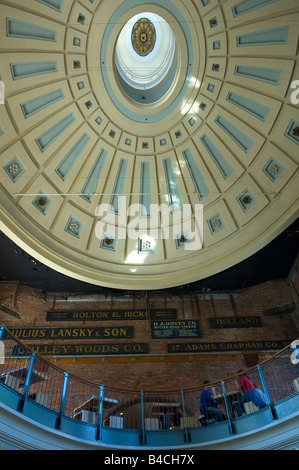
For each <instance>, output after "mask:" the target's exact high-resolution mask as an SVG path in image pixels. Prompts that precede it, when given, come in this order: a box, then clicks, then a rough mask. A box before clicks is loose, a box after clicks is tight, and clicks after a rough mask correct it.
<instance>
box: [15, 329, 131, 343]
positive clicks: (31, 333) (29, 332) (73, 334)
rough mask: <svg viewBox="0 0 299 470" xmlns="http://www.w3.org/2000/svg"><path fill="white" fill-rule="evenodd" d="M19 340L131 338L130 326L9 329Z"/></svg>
mask: <svg viewBox="0 0 299 470" xmlns="http://www.w3.org/2000/svg"><path fill="white" fill-rule="evenodd" d="M9 331H10V332H11V333H12V334H13V335H14V336H16V337H17V338H19V339H22V340H23V339H24V340H30V339H91V338H102V339H109V338H110V339H111V338H133V327H132V326H115V327H109V326H106V327H99V328H10V329H9Z"/></svg>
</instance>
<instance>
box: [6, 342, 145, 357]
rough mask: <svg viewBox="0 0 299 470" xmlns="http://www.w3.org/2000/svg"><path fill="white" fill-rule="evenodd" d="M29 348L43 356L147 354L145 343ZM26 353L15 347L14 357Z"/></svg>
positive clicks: (36, 345)
mask: <svg viewBox="0 0 299 470" xmlns="http://www.w3.org/2000/svg"><path fill="white" fill-rule="evenodd" d="M30 347H31V348H32V349H33V350H34V351H36V352H37V353H38V354H40V355H43V356H97V355H111V354H120V355H123V354H134V355H135V354H147V353H148V344H146V343H125V344H107V343H105V344H102V343H101V344H99V343H96V344H55V345H54V344H33V345H30ZM26 354H27V351H26V350H25V348H23V347H22V346H16V347H15V349H14V355H15V356H22V355H26Z"/></svg>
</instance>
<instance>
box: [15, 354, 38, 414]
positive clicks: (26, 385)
mask: <svg viewBox="0 0 299 470" xmlns="http://www.w3.org/2000/svg"><path fill="white" fill-rule="evenodd" d="M35 359H36V353H35V351H32V353H31V357H30V363H29V367H28V371H27V374H26V378H25V383H24V386H23V391H22V397H21V399H20V402H19V408H18V411H20V412H22V411H23V409H24V404H25V400H26V398H27V395H28V391H29V386H30V382H31V377H32V372H33V368H34V363H35Z"/></svg>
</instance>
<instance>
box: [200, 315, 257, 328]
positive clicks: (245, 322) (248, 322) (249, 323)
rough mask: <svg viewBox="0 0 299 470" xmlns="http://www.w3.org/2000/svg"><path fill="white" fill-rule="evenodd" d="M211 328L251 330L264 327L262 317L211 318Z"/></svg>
mask: <svg viewBox="0 0 299 470" xmlns="http://www.w3.org/2000/svg"><path fill="white" fill-rule="evenodd" d="M209 321H210V326H211V328H251V327H258V326H263V325H262V321H261V318H260V317H216V318H209Z"/></svg>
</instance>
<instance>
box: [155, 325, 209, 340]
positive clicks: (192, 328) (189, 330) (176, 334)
mask: <svg viewBox="0 0 299 470" xmlns="http://www.w3.org/2000/svg"><path fill="white" fill-rule="evenodd" d="M151 324H152V338H154V339H161V338H193V337H197V338H199V337H200V330H199V323H198V321H197V320H176V321H168V320H165V321H163V320H162V321H152V322H151Z"/></svg>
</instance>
